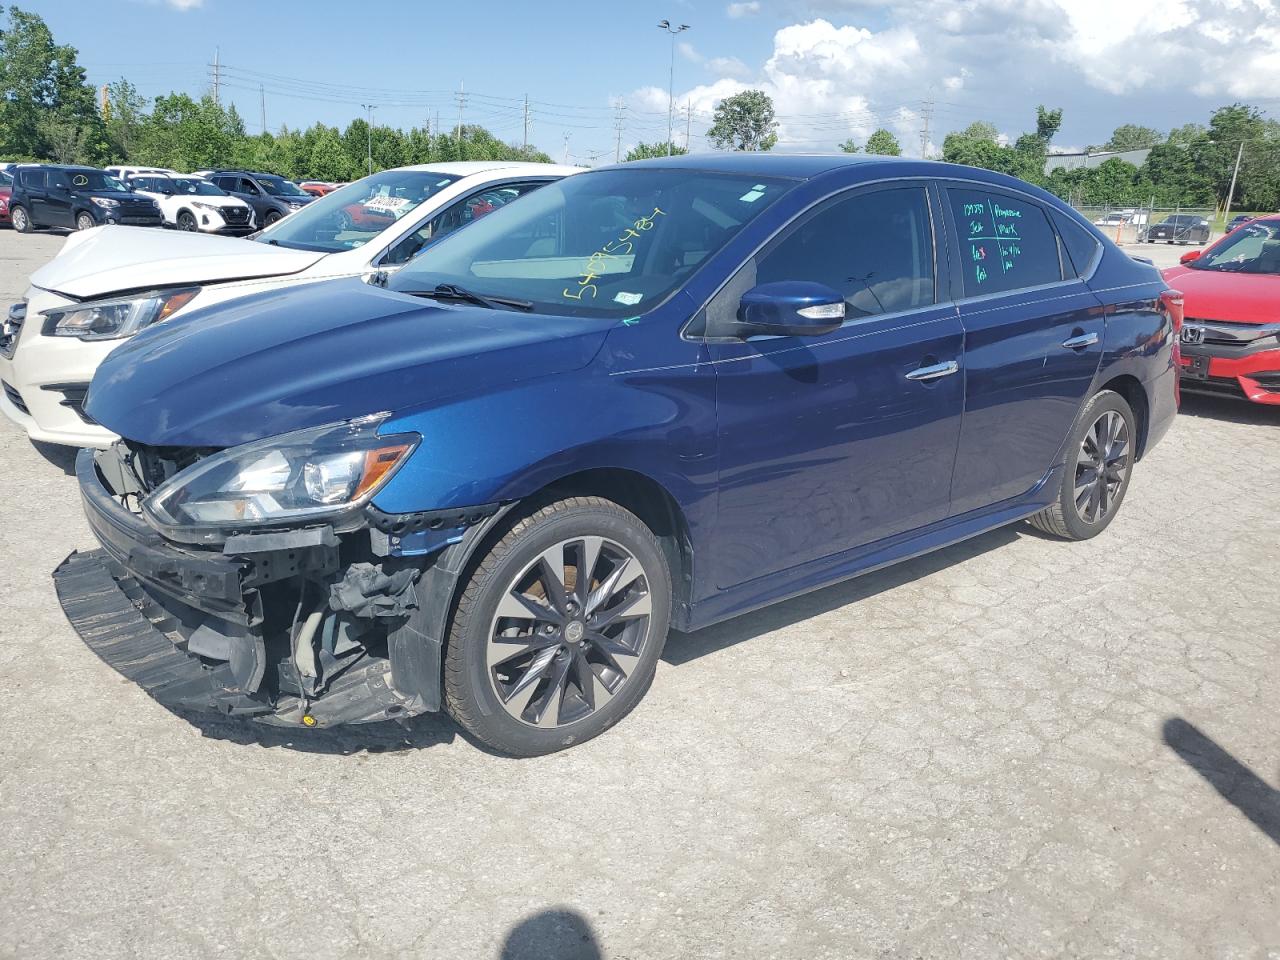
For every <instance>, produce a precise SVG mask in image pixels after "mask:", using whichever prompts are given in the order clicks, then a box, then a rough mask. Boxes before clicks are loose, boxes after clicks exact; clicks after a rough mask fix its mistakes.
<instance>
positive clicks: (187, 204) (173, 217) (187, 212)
mask: <svg viewBox="0 0 1280 960" xmlns="http://www.w3.org/2000/svg"><path fill="white" fill-rule="evenodd" d="M125 183H126V185H127V186H128V187H129V189H130V190H132V191H133V192H134V193H140V194H142V195H143V196H144V197H150V198H151V199H152V200H154V201H155V202H156V203H157V204H159V206H160V212H161V213H163V214H164V222H165V224H166V226H170V227H177V228H178V229H179V230H186V231H189V232H191V233H195V232H196V231H199V232H200V233H220V234H223V235H226V236H233V237H241V236H244V235H245V234H246V233H252V232H253V231H254V229H255V226H254V222H253V208H252V207H250V206H249V205H248V204H247V203H245V202H244V201H243V200H241V199H239V198H238V197H233V196H231V194H229V193H227V192H226V191H225V190H223V189H221V188H219V187H215V186H214V185H213V184H212V183H210V182H209V181H208V180H205V179H204V178H203V177H184V176H182V175H181V174H178V173H175V174H173V175H169V174H165V173H136V174H134V175H133V176H131V177H129V179H128V180H127V181H125Z"/></svg>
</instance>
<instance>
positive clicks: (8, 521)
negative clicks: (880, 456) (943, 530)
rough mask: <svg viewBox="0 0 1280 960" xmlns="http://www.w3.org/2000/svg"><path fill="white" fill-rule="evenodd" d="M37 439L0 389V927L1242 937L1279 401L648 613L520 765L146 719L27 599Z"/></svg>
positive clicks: (602, 948)
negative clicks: (660, 614)
mask: <svg viewBox="0 0 1280 960" xmlns="http://www.w3.org/2000/svg"><path fill="white" fill-rule="evenodd" d="M60 242H61V241H60V240H59V239H57V238H54V237H49V236H27V237H19V236H15V235H14V234H12V233H10V232H5V233H2V234H0V263H2V264H3V271H0V295H3V297H4V298H5V302H9V301H11V300H12V299H13V298H14V297H16V296H17V295H19V294H20V293H21V292H22V289H23V288H24V287H25V278H26V275H27V273H28V272H29V271H30V270H32V269H34V268H35V267H36V266H38V265H39V264H40V263H41V262H42V261H43V260H44V259H46V258H48V257H49V256H51V255H52V254H53V253H54V252H55V251H56V249H57V247H58V245H59V244H60ZM1157 252H1158V254H1159V255H1161V256H1163V257H1165V258H1168V257H1170V255H1171V254H1172V255H1176V254H1177V253H1178V252H1181V251H1180V250H1179V249H1178V248H1158V250H1157ZM69 464H70V457H69V456H68V455H67V454H66V453H63V452H60V451H57V450H52V449H48V448H45V449H43V450H37V449H36V448H34V447H33V446H32V445H31V444H30V443H29V442H28V441H27V440H26V438H25V436H23V435H22V434H21V433H20V432H19V431H18V430H17V429H16V428H14V427H13V426H12V425H10V424H9V423H7V422H6V421H2V420H0V492H2V493H3V496H0V561H2V563H3V568H4V572H5V583H4V587H3V605H2V607H0V733H2V734H3V736H0V818H2V820H3V823H4V828H3V830H2V831H0V956H5V957H15V958H22V960H35V958H59V960H70V958H80V957H85V958H106V957H111V958H115V957H130V958H134V957H136V958H152V957H157V958H158V957H166V958H167V957H229V958H230V957H234V958H257V957H264V958H267V957H270V958H326V957H343V958H350V957H402V958H415V960H418V958H426V957H431V958H438V957H439V958H452V957H459V958H489V957H508V958H511V957H538V958H542V957H546V958H555V960H564V958H586V957H601V956H602V957H616V958H641V957H699V958H701V957H706V958H715V957H751V958H765V957H804V958H806V960H814V958H825V957H831V958H836V957H839V958H850V957H880V958H904V960H905V958H920V957H974V958H982V960H988V958H991V957H996V956H1001V957H1090V958H1105V957H1143V958H1145V957H1155V956H1159V957H1163V958H1182V957H1186V958H1192V957H1194V958H1204V957H1215V958H1216V957H1222V958H1227V957H1242V958H1243V957H1268V958H1280V904H1278V903H1277V899H1278V896H1280V895H1278V893H1277V890H1278V889H1280V882H1278V881H1280V793H1277V790H1276V788H1277V787H1280V747H1278V738H1277V733H1278V731H1280V724H1278V723H1277V720H1276V708H1277V705H1278V704H1280V674H1278V671H1277V667H1278V666H1280V658H1278V657H1277V653H1276V644H1277V623H1278V622H1280V579H1278V578H1277V574H1276V571H1277V569H1280V409H1273V410H1264V409H1260V408H1253V407H1248V406H1245V405H1243V404H1231V403H1225V402H1218V401H1212V402H1210V401H1204V400H1193V399H1189V400H1187V401H1186V403H1185V405H1184V416H1182V417H1180V418H1179V422H1178V423H1177V424H1176V425H1175V427H1174V428H1173V430H1172V431H1171V433H1170V434H1169V436H1168V437H1167V439H1166V440H1165V441H1164V442H1163V443H1162V444H1161V445H1160V446H1159V447H1157V448H1156V449H1155V450H1154V451H1153V452H1152V453H1151V455H1150V456H1149V458H1148V459H1147V460H1145V461H1144V462H1143V463H1141V464H1139V465H1138V467H1137V468H1136V472H1135V476H1134V480H1133V484H1132V487H1131V489H1130V491H1129V494H1128V498H1127V500H1126V501H1125V504H1124V507H1123V509H1122V512H1121V514H1120V516H1119V518H1118V519H1117V520H1116V522H1115V523H1114V524H1113V525H1112V527H1111V528H1110V530H1109V531H1108V532H1107V533H1105V534H1104V535H1103V536H1101V537H1099V538H1097V539H1095V540H1092V541H1090V542H1088V543H1083V544H1066V543H1059V542H1056V541H1053V540H1049V539H1046V538H1044V537H1041V536H1039V535H1037V534H1035V533H1034V532H1033V531H1031V530H1030V529H1029V528H1028V527H1027V526H1025V525H1020V526H1015V527H1009V528H1006V529H1003V530H998V531H996V532H994V533H989V534H987V535H985V536H983V537H980V538H978V539H976V540H972V541H970V542H968V543H965V544H961V545H959V546H956V547H953V548H951V549H948V550H945V551H943V552H941V553H937V554H934V555H932V556H928V557H924V558H922V559H919V560H916V561H914V562H911V563H908V564H904V565H901V566H898V567H895V568H891V569H889V570H885V571H882V572H879V573H876V574H873V575H870V576H867V577H864V578H862V579H860V580H855V581H851V582H849V583H846V584H842V585H839V586H835V587H831V588H829V589H826V590H823V591H821V592H818V593H815V594H811V595H809V596H805V597H802V598H800V599H797V600H793V601H790V602H788V603H784V604H780V605H778V606H774V607H771V608H769V609H766V610H764V611H761V612H759V613H756V614H752V615H750V616H746V617H742V618H740V619H737V620H733V621H731V622H729V623H725V624H721V625H719V626H717V627H715V628H712V629H709V630H705V631H702V632H700V633H696V634H691V635H675V636H673V637H672V638H671V640H670V641H669V643H668V645H667V653H666V656H665V658H664V662H663V663H662V664H661V665H660V667H659V670H658V676H657V680H656V682H655V683H654V686H653V689H652V691H651V692H650V694H649V695H648V697H647V699H646V700H645V701H644V702H643V703H642V704H641V705H640V707H639V709H638V710H637V711H636V712H635V714H634V715H632V716H631V717H630V718H629V719H627V720H626V721H624V722H623V723H622V724H621V725H619V726H618V727H616V728H615V729H614V730H613V731H611V732H610V733H608V734H606V735H605V736H603V737H600V738H599V739H597V740H594V741H592V742H590V743H587V744H585V745H582V746H580V747H576V748H574V749H572V750H570V751H568V752H565V753H561V754H558V755H555V756H551V757H545V758H542V759H538V760H526V761H512V760H505V759H501V758H497V757H493V756H491V755H489V754H487V753H484V752H482V751H480V750H478V749H477V748H476V747H474V746H473V745H471V744H470V743H468V742H467V741H466V740H464V739H463V738H462V737H461V736H459V735H458V733H457V730H456V728H455V727H454V726H453V725H452V724H451V723H450V722H449V721H448V720H447V719H443V718H438V717H427V718H423V719H421V720H419V721H417V722H415V724H414V725H413V727H412V729H411V730H410V731H409V732H408V733H407V734H406V733H404V732H403V731H401V730H400V729H399V728H391V729H381V728H379V729H368V730H360V729H347V730H340V731H336V732H328V733H307V732H299V733H298V734H292V733H289V734H282V733H280V732H277V731H273V730H270V729H268V728H259V727H253V726H242V725H238V724H236V723H230V722H225V721H218V720H211V719H207V718H204V717H200V716H186V717H179V716H176V715H174V714H172V713H169V712H167V711H166V710H165V709H163V708H162V707H160V706H159V705H157V704H156V703H154V702H153V701H152V700H150V699H149V698H148V697H146V696H145V695H144V694H143V693H141V692H140V691H139V690H138V689H136V688H135V687H134V686H133V685H132V684H130V683H128V682H126V681H124V680H122V679H121V678H120V677H119V676H117V675H116V674H115V673H114V672H113V671H111V670H110V669H109V668H108V667H106V666H104V665H103V664H102V663H101V662H100V661H99V660H98V659H97V658H96V657H95V656H94V655H93V654H92V653H91V652H90V651H89V650H88V649H87V648H86V647H85V646H84V645H83V644H82V643H81V642H80V640H79V639H78V638H77V637H76V636H75V634H74V633H73V632H72V631H71V629H70V628H69V627H68V626H67V624H66V623H65V621H64V619H63V617H62V613H61V611H60V609H59V607H58V604H57V602H56V600H55V598H54V593H53V588H52V584H51V582H50V579H49V573H50V571H51V570H52V569H53V567H54V566H55V565H56V564H57V563H58V562H59V561H60V560H62V558H63V557H64V556H66V554H67V553H69V552H70V551H71V550H73V549H77V548H81V549H82V548H88V547H92V545H93V541H92V539H91V537H90V534H89V532H88V529H87V527H86V525H85V522H84V520H83V518H82V515H81V511H80V506H79V503H78V501H77V496H76V491H75V484H74V481H73V479H72V478H71V477H70V476H69V475H68V474H67V472H66V470H67V468H68V467H69Z"/></svg>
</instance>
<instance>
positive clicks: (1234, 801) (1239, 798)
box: [1163, 717, 1280, 845]
mask: <svg viewBox="0 0 1280 960" xmlns="http://www.w3.org/2000/svg"><path fill="white" fill-rule="evenodd" d="M1163 733H1164V742H1165V743H1166V744H1168V745H1169V746H1170V747H1171V748H1172V749H1173V751H1174V753H1176V754H1177V755H1178V756H1179V757H1181V758H1182V759H1183V760H1184V761H1185V762H1186V763H1187V765H1188V766H1189V767H1191V769H1193V770H1194V771H1195V772H1196V773H1198V774H1200V776H1202V777H1204V779H1205V780H1207V781H1208V782H1209V785H1210V786H1211V787H1213V789H1215V790H1217V791H1218V793H1220V794H1221V795H1222V798H1223V799H1224V800H1226V801H1227V802H1228V803H1230V804H1231V805H1232V806H1234V807H1235V808H1236V809H1237V810H1239V811H1240V812H1241V813H1243V814H1244V815H1245V816H1246V817H1248V818H1249V821H1250V822H1251V823H1252V824H1253V825H1254V826H1255V827H1257V828H1258V829H1259V830H1261V831H1262V832H1263V833H1265V834H1266V835H1267V836H1268V837H1270V838H1271V842H1272V843H1275V844H1277V845H1280V790H1277V789H1275V788H1274V787H1272V786H1271V785H1270V784H1268V783H1266V782H1265V781H1264V780H1263V779H1262V778H1261V777H1259V776H1258V775H1257V774H1256V773H1254V772H1253V771H1252V770H1250V769H1249V768H1248V767H1246V766H1245V765H1244V764H1243V763H1241V762H1240V761H1239V760H1237V759H1236V758H1235V757H1233V756H1232V755H1231V754H1229V753H1228V752H1227V751H1226V750H1224V749H1223V748H1222V747H1220V746H1219V745H1218V744H1217V743H1215V742H1214V741H1213V740H1212V739H1210V738H1209V737H1208V736H1207V735H1206V734H1204V733H1203V732H1201V731H1200V729H1199V728H1197V727H1196V726H1195V725H1194V724H1192V723H1188V722H1187V721H1186V720H1183V719H1182V718H1181V717H1171V718H1170V719H1168V720H1166V721H1165V722H1164V730H1163Z"/></svg>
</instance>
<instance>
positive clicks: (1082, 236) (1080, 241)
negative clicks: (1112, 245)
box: [1054, 214, 1102, 277]
mask: <svg viewBox="0 0 1280 960" xmlns="http://www.w3.org/2000/svg"><path fill="white" fill-rule="evenodd" d="M1054 221H1055V222H1056V223H1057V225H1058V234H1059V235H1060V236H1061V237H1062V245H1063V247H1065V248H1066V253H1067V260H1068V261H1069V265H1070V266H1071V267H1073V268H1074V271H1075V274H1076V276H1078V277H1085V276H1088V275H1089V271H1091V270H1092V269H1093V264H1094V261H1095V260H1096V259H1097V257H1098V254H1099V253H1100V252H1101V250H1102V244H1101V243H1100V242H1099V241H1098V238H1097V237H1095V236H1094V235H1093V234H1092V233H1090V232H1089V231H1088V230H1086V229H1085V228H1084V227H1082V226H1080V224H1078V223H1076V222H1075V221H1074V220H1072V219H1071V218H1070V217H1064V216H1061V215H1058V214H1055V215H1054Z"/></svg>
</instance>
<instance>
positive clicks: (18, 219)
mask: <svg viewBox="0 0 1280 960" xmlns="http://www.w3.org/2000/svg"><path fill="white" fill-rule="evenodd" d="M9 220H10V222H11V223H12V224H13V229H15V230H17V231H18V232H19V233H30V232H31V230H32V224H31V217H30V216H29V215H28V214H27V208H26V207H10V208H9Z"/></svg>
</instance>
